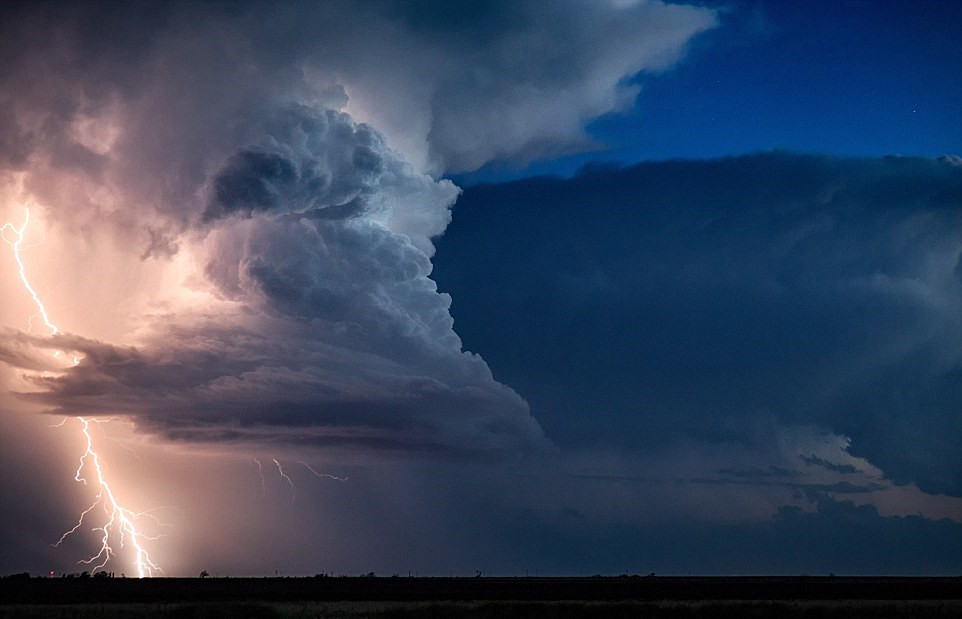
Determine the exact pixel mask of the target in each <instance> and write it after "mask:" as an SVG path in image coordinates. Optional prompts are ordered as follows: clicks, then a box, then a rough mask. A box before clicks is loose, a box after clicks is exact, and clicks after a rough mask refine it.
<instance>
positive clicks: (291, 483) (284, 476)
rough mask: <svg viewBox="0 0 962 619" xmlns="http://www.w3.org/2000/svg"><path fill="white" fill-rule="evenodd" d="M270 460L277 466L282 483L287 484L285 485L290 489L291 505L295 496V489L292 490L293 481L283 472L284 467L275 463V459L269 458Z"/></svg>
mask: <svg viewBox="0 0 962 619" xmlns="http://www.w3.org/2000/svg"><path fill="white" fill-rule="evenodd" d="M271 460H273V461H274V464H275V465H276V466H277V472H278V473H280V475H281V477H283V478H284V481H286V482H287V485H288V486H290V487H291V503H293V502H294V498H295V497H296V496H297V495H296V489H295V488H294V480H293V479H291V478H290V477H288V476H287V473H285V472H284V467H283V466H281V463H280V462H278V461H277V458H271Z"/></svg>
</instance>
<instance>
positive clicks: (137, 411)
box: [4, 107, 545, 452]
mask: <svg viewBox="0 0 962 619" xmlns="http://www.w3.org/2000/svg"><path fill="white" fill-rule="evenodd" d="M203 187H204V190H203V191H202V192H201V193H200V194H199V195H200V196H202V199H203V208H202V210H201V211H200V212H199V213H198V215H197V216H196V217H195V221H196V222H197V223H196V224H195V227H194V228H192V229H191V230H190V231H189V232H188V233H185V234H184V235H182V237H181V239H180V241H179V242H180V244H181V245H182V250H181V251H183V252H189V253H190V254H191V256H192V261H193V263H194V264H195V266H196V269H197V272H198V275H197V277H198V280H199V281H198V283H196V284H195V285H197V286H199V287H200V288H202V289H203V290H204V291H206V293H207V294H208V295H209V301H208V302H207V303H205V304H201V305H195V306H194V307H193V308H191V309H188V310H182V311H179V312H177V313H176V314H173V313H167V314H163V315H157V316H154V317H153V318H152V319H150V320H149V321H147V322H146V324H145V328H144V333H142V334H141V336H140V337H139V339H138V341H137V342H136V345H135V347H118V346H113V345H109V344H106V343H100V342H95V341H92V340H86V339H83V338H74V337H64V338H55V340H54V341H53V343H52V344H46V345H45V344H42V342H40V341H36V342H35V344H37V345H39V346H42V347H46V348H48V349H50V350H51V351H54V350H69V351H71V352H72V353H73V354H75V355H76V356H77V357H78V359H79V361H78V364H77V365H76V366H74V367H70V368H66V369H61V372H59V373H54V374H45V375H42V376H33V377H31V378H29V382H31V383H32V385H33V387H34V388H36V389H37V391H35V392H34V393H31V394H30V395H28V396H25V397H29V398H31V399H33V400H35V401H38V402H41V403H43V404H45V405H46V406H47V407H49V408H50V410H52V411H56V412H58V413H64V414H75V415H104V414H121V415H128V416H130V417H132V418H134V419H136V420H137V422H138V425H139V426H140V427H142V428H145V429H148V430H150V431H153V432H159V433H162V434H164V435H167V436H170V437H174V438H179V439H192V440H203V441H212V440H217V441H221V440H241V439H247V440H258V441H262V442H273V441H288V442H298V443H306V444H316V445H354V446H366V447H372V448H376V449H380V450H384V449H390V450H404V451H419V452H448V451H457V452H475V451H488V450H492V449H506V448H510V449H519V448H531V447H539V446H544V444H545V442H544V439H543V437H542V435H541V430H540V428H539V427H538V425H537V423H536V422H535V421H534V420H533V418H532V417H531V416H530V414H529V412H528V408H527V405H526V403H525V402H524V401H523V400H522V399H521V398H520V397H519V396H518V395H517V394H516V393H514V392H513V391H511V390H510V389H509V388H507V387H504V386H502V385H500V384H498V383H497V382H495V381H494V380H493V378H492V376H491V373H490V371H489V370H488V367H487V365H486V364H485V363H484V361H482V360H481V359H480V358H479V357H477V356H475V355H472V354H470V353H466V352H462V350H461V341H460V339H459V338H458V336H457V335H456V334H455V333H454V331H453V321H452V319H451V316H450V314H449V312H448V307H449V305H450V298H449V297H448V296H447V295H444V294H439V293H438V291H437V287H436V285H435V284H434V282H433V281H432V280H430V279H429V277H428V276H429V274H430V272H431V263H430V260H429V255H430V253H432V252H433V246H432V245H431V242H430V237H431V236H434V235H436V234H437V233H439V232H440V231H441V230H443V228H444V226H445V225H446V223H447V219H448V217H449V215H448V207H449V206H450V204H451V203H452V202H453V201H454V198H455V197H456V196H457V193H458V190H457V188H455V187H454V186H453V185H452V184H451V183H450V182H447V181H443V182H437V181H434V180H432V179H430V177H427V176H425V175H423V174H418V173H416V172H414V171H413V169H412V168H411V166H410V165H408V164H406V163H404V162H403V161H402V160H401V159H400V158H399V156H398V155H397V154H396V153H393V152H392V151H390V150H389V149H388V148H387V146H386V144H385V141H384V138H383V137H382V136H380V135H379V134H378V133H377V132H376V131H374V130H373V129H372V128H371V127H369V126H365V125H356V124H355V123H354V122H353V121H352V120H351V118H350V117H349V116H348V115H347V114H345V113H343V112H338V111H334V110H319V111H318V110H310V109H307V108H304V107H295V108H290V109H283V110H281V111H279V112H278V113H277V114H272V115H270V116H268V117H267V120H266V122H265V124H264V131H263V138H262V139H261V140H260V141H258V142H256V143H253V144H251V145H243V146H241V147H239V148H238V150H237V151H236V152H235V153H234V154H232V155H230V156H228V157H227V158H226V159H225V160H224V162H223V164H222V166H221V167H220V168H219V169H216V170H214V171H213V172H212V173H211V174H210V176H209V178H208V180H207V182H206V183H205V184H204V186H203ZM392 227H395V228H397V229H399V230H408V231H409V232H410V234H404V233H402V232H400V231H395V230H392V229H391V228H392ZM215 307H216V308H217V309H216V312H217V315H216V317H214V316H211V315H210V313H211V311H213V308H215ZM28 339H29V338H28ZM24 341H25V340H24V337H23V336H20V337H15V338H11V340H10V345H7V346H5V347H4V358H5V359H6V360H7V361H8V363H13V364H16V365H18V366H20V367H22V368H25V369H36V363H37V356H36V355H24V354H20V353H19V352H18V351H22V350H23V348H24V347H23V346H20V344H23V342H24ZM14 344H17V345H16V346H15V345H14ZM51 362H53V358H51Z"/></svg>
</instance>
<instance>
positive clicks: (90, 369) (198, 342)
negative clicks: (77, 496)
mask: <svg viewBox="0 0 962 619" xmlns="http://www.w3.org/2000/svg"><path fill="white" fill-rule="evenodd" d="M544 8H545V7H544V5H543V4H542V3H540V2H507V3H505V2H485V3H477V4H473V5H471V7H458V6H457V5H450V6H449V5H434V4H433V3H427V4H424V3H414V4H409V3H397V2H391V1H384V2H361V3H356V2H337V1H335V2H324V3H314V2H283V3H279V4H278V3H268V2H246V3H238V4H231V5H210V4H198V3H191V2H171V3H166V2H164V3H154V2H146V3H135V4H129V5H128V4H123V5H117V4H115V3H98V2H90V3H76V4H70V5H60V4H57V3H50V4H45V3H17V4H13V5H7V6H6V7H5V8H4V19H3V20H2V22H3V23H2V25H0V136H2V137H0V164H2V166H3V170H4V175H3V179H4V180H3V184H2V186H0V189H2V195H3V197H4V198H5V199H6V201H7V207H6V210H5V213H4V214H5V215H9V216H11V217H14V216H16V217H18V218H19V217H20V214H19V212H18V207H16V206H13V205H14V204H15V202H17V201H19V202H23V203H25V204H27V203H29V204H34V205H39V208H41V209H42V211H43V214H44V217H43V220H44V221H46V222H47V224H48V225H49V226H50V230H49V232H50V234H49V235H48V237H47V238H46V239H45V240H46V242H45V244H44V245H43V248H42V250H36V249H35V250H33V256H36V255H37V254H38V252H39V253H43V254H44V255H45V256H46V257H47V258H48V264H49V257H50V256H53V255H56V252H57V251H58V249H60V250H62V252H63V254H62V256H63V258H64V259H70V260H74V259H75V257H76V256H77V255H78V252H77V251H76V249H77V246H76V244H77V243H86V244H85V245H83V251H84V252H85V253H86V254H87V255H89V256H90V257H89V258H88V259H89V260H90V263H91V264H95V261H94V257H95V256H96V255H97V252H99V251H107V250H106V247H108V246H109V247H110V248H112V249H111V250H110V251H114V252H115V254H114V258H112V259H111V260H110V261H111V262H112V263H116V262H118V261H120V262H128V261H129V263H130V264H131V265H132V266H131V268H132V269H141V271H142V272H143V273H145V274H146V273H148V271H149V273H151V275H150V277H152V278H156V285H155V287H156V288H157V290H159V292H158V293H157V294H155V295H153V296H152V297H151V298H153V299H154V301H156V298H159V297H163V298H164V299H166V301H164V302H163V303H160V305H155V304H154V301H146V300H144V299H146V298H147V297H148V296H151V295H144V296H143V298H141V297H137V296H136V295H133V294H132V293H131V295H130V297H129V298H126V299H124V301H123V302H122V303H117V304H114V305H112V306H111V308H112V309H113V308H116V309H117V311H118V312H120V311H123V312H124V313H125V314H126V318H125V319H124V320H119V319H118V320H117V322H118V324H120V323H124V324H130V323H131V322H133V323H136V325H137V327H138V330H137V333H136V334H134V333H113V334H112V338H105V337H98V338H90V337H87V338H85V337H80V336H73V335H61V336H59V337H57V338H54V339H52V340H49V341H47V340H43V339H37V338H38V337H39V336H35V335H31V336H26V335H23V334H21V335H17V336H10V337H5V338H4V343H3V345H2V351H0V352H2V355H3V359H4V360H5V361H6V362H7V364H8V365H13V366H16V367H19V368H21V369H23V370H25V371H28V374H29V376H28V377H27V378H26V380H27V382H28V383H29V388H25V391H28V392H29V393H25V395H24V397H26V398H31V399H33V400H35V401H39V402H41V403H43V404H44V405H45V406H46V407H47V408H48V409H49V410H55V411H58V412H64V413H68V414H123V415H129V416H131V417H132V418H133V419H135V420H136V421H137V423H138V424H139V425H140V426H141V427H143V428H148V429H150V430H151V431H155V432H159V433H162V434H165V435H167V436H172V437H179V438H186V439H195V440H224V439H231V438H236V439H244V438H250V439H257V440H264V441H273V440H286V441H306V442H311V443H317V444H345V443H347V444H363V445H367V446H371V447H374V448H394V449H400V450H421V451H439V450H440V451H445V450H468V451H472V450H482V451H484V450H490V449H502V448H512V449H513V448H517V447H519V446H532V445H541V446H544V445H545V444H546V442H545V439H544V437H543V435H542V433H541V429H540V428H539V426H538V424H537V423H536V422H535V421H534V420H533V418H532V417H531V415H530V413H529V411H528V407H527V404H526V403H525V402H524V401H523V400H522V399H521V398H520V397H519V396H518V395H517V394H516V393H515V392H514V391H512V390H511V389H510V388H508V387H505V386H504V385H501V384H500V383H498V382H497V381H495V380H494V379H493V377H492V375H491V372H490V370H489V369H488V367H487V365H486V364H485V363H484V361H483V360H482V359H481V358H480V357H478V356H476V355H473V354H471V353H468V352H464V351H462V347H461V340H460V339H459V338H458V336H457V335H456V333H455V331H454V329H453V321H452V319H451V316H450V313H449V305H450V298H449V297H448V296H447V295H445V294H441V293H439V292H438V290H437V287H436V286H435V284H434V282H433V281H432V280H431V279H430V274H431V269H432V265H431V256H432V255H433V253H434V245H433V241H432V239H434V238H435V237H437V236H438V235H440V234H441V233H442V232H443V231H444V230H445V227H446V226H447V224H448V222H449V221H450V212H449V209H450V207H451V205H452V204H453V203H454V201H455V199H456V198H457V195H458V189H457V188H456V187H455V186H454V185H453V184H451V183H450V182H448V181H438V180H436V178H435V177H433V176H431V175H430V174H437V173H438V172H440V171H442V170H446V169H470V168H475V167H478V166H479V165H481V164H483V163H484V162H485V161H488V160H490V159H492V158H495V157H504V158H518V159H526V158H531V157H536V156H539V155H542V154H545V153H550V152H562V151H565V150H570V149H572V148H584V147H585V146H586V145H587V144H588V142H589V140H588V139H587V138H586V136H585V134H584V133H583V126H584V123H585V122H586V121H587V120H588V119H590V118H592V117H594V116H597V115H599V114H603V113H606V112H609V111H616V110H618V109H620V108H621V107H623V106H625V105H627V104H629V103H630V102H631V101H632V99H633V97H634V95H635V94H636V93H637V86H636V85H630V84H629V83H628V81H626V80H628V79H629V78H631V77H632V76H633V75H635V74H637V73H638V72H640V71H644V70H650V71H655V70H660V69H664V68H666V67H668V66H670V65H671V64H672V63H674V62H675V61H676V60H677V59H678V58H680V56H681V55H682V54H683V53H684V50H685V47H686V44H687V43H688V41H689V40H690V39H691V37H693V36H694V35H695V34H697V33H698V32H701V31H703V30H705V29H708V28H711V27H712V26H713V25H714V24H715V12H714V11H712V10H707V9H702V8H694V7H684V6H679V5H668V4H663V3H660V2H643V3H623V2H622V3H605V2H598V3H587V4H582V3H577V2H571V3H557V4H555V5H553V6H552V9H551V11H545V10H544ZM559 41H564V42H565V43H564V44H563V45H558V42H559ZM360 121H365V122H360ZM67 238H70V239H73V240H71V241H70V242H71V243H74V244H75V245H72V246H71V251H69V252H68V251H67V250H66V249H65V247H66V245H63V247H59V246H58V240H57V239H67ZM78 238H79V239H85V240H84V241H78V240H76V239H78ZM63 243H67V241H63ZM102 262H103V260H102V261H101V263H102ZM138 264H141V265H146V264H153V265H159V266H154V267H151V268H152V269H153V270H149V269H147V267H145V266H137V265H138ZM141 271H137V272H141ZM158 272H160V273H161V275H158ZM144 277H147V275H144ZM144 277H142V278H140V283H139V284H138V285H139V286H140V287H143V288H145V289H146V288H149V287H151V285H152V284H151V282H152V281H153V280H151V279H149V278H148V279H146V280H144ZM135 279H136V277H135ZM121 285H122V284H120V283H112V282H111V281H110V278H109V277H100V278H97V280H96V282H95V283H93V284H91V282H89V281H87V282H85V287H76V288H72V287H70V286H60V287H59V288H58V293H57V294H59V295H60V299H59V301H58V300H57V299H56V298H53V299H52V300H51V301H50V302H51V303H52V304H54V303H56V304H58V306H59V307H67V308H72V311H83V309H82V308H83V307H84V301H83V299H84V298H91V297H100V296H104V295H108V296H110V297H111V298H124V292H123V291H122V290H118V289H116V288H118V287H119V286H121ZM91 286H93V287H91ZM182 293H183V294H182ZM191 295H193V296H191ZM188 296H189V297H190V298H191V299H192V301H190V302H186V301H185V302H183V303H180V302H179V301H178V303H173V304H170V303H168V302H167V301H169V300H170V299H175V300H177V299H180V300H182V299H181V297H188ZM138 299H139V300H138ZM121 307H122V308H123V309H122V310H121V309H120V308H121ZM77 308H80V309H79V310H78V309H77ZM26 309H27V308H26V307H25V310H26ZM30 311H32V310H30ZM61 315H62V314H61ZM131 315H135V316H136V319H134V320H130V316H131ZM118 318H119V317H118ZM51 342H56V344H55V345H56V346H58V347H60V348H58V350H59V349H64V350H66V349H69V350H72V351H73V352H75V353H76V354H77V356H78V359H79V363H78V365H76V366H75V367H70V368H63V367H60V368H59V369H57V371H56V372H54V373H52V374H47V375H42V374H41V375H38V374H36V373H35V372H36V370H37V364H38V363H41V364H42V357H41V356H38V355H37V350H46V349H49V348H50V347H51V346H52V345H53V344H52V343H51ZM121 342H122V344H121ZM31 372H34V373H31Z"/></svg>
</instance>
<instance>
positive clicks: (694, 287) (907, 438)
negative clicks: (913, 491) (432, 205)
mask: <svg viewBox="0 0 962 619" xmlns="http://www.w3.org/2000/svg"><path fill="white" fill-rule="evenodd" d="M497 256H512V260H511V261H509V262H504V261H500V260H498V259H497V258H496V257H497ZM960 259H962V167H960V165H959V162H958V160H957V159H956V158H953V157H945V158H942V159H917V158H899V157H888V158H880V159H836V158H831V157H820V156H806V155H795V154H790V153H769V154H760V155H753V156H744V157H737V158H729V159H720V160H712V161H674V162H663V163H645V164H638V165H635V166H631V167H626V168H619V167H613V166H608V167H593V168H587V169H585V170H583V171H582V172H581V173H580V174H579V175H577V176H576V177H574V178H571V179H567V180H563V179H554V178H541V179H527V180H521V181H516V182H513V183H506V184H502V185H489V186H478V187H474V188H470V189H468V190H467V191H466V192H465V194H464V196H463V197H462V199H461V201H459V203H458V206H457V208H456V211H455V217H454V223H453V224H452V227H451V228H450V229H449V231H448V233H447V235H446V236H445V237H444V239H443V240H442V241H441V245H440V250H439V256H438V258H437V260H436V270H435V277H436V278H437V280H438V282H439V285H440V287H441V289H442V290H445V291H447V292H450V293H451V294H452V295H453V298H454V306H453V313H454V316H455V318H456V320H457V323H458V325H459V332H460V333H461V335H462V337H464V338H465V341H466V342H467V345H468V346H469V347H476V349H477V350H479V351H480V352H482V354H484V355H485V358H487V359H488V360H489V361H491V362H492V363H493V366H494V367H495V368H497V370H498V375H499V376H500V377H502V378H503V379H504V380H506V381H507V382H508V383H509V384H511V385H512V386H514V387H515V388H517V389H519V390H520V391H521V392H522V393H524V394H525V396H526V397H527V398H528V399H529V401H530V402H531V403H532V407H533V410H534V411H535V414H536V415H537V416H538V418H539V420H540V421H541V422H542V424H543V425H544V427H545V429H546V431H547V433H548V434H549V436H551V437H552V438H553V439H554V440H556V441H557V442H558V444H559V445H561V446H564V445H565V444H568V445H584V444H586V443H592V442H594V443H596V444H605V445H609V446H611V445H620V446H621V447H622V448H623V449H627V450H630V451H635V450H640V451H645V450H649V449H656V450H657V449H661V448H663V447H664V445H666V444H672V443H679V444H681V443H685V442H691V441H696V442H699V443H701V444H703V445H705V446H706V447H705V449H706V450H709V451H710V450H712V449H714V447H711V446H717V445H721V444H726V443H730V444H739V445H742V444H746V443H747V444H752V445H755V447H754V449H756V450H757V451H758V452H759V453H768V454H770V455H769V456H766V458H768V460H767V462H765V461H763V462H762V464H761V468H762V469H767V467H768V465H769V464H777V465H778V466H783V467H789V468H791V469H792V470H800V471H805V470H806V469H807V470H808V471H811V470H813V469H814V468H816V467H818V468H825V467H826V466H827V467H829V468H830V469H834V470H835V471H836V472H838V473H844V472H851V471H852V469H851V468H850V465H851V463H845V462H842V461H839V460H832V461H828V460H827V459H825V458H813V457H812V456H814V455H816V454H813V453H806V452H805V451H804V450H802V451H801V452H800V453H799V452H795V453H794V454H793V455H792V456H791V460H794V463H791V462H787V461H782V460H781V459H780V458H779V459H777V460H775V461H773V460H772V459H771V458H772V456H771V453H772V450H773V448H774V445H775V444H776V443H783V444H784V443H785V440H784V437H783V438H782V439H779V440H776V439H775V438H774V437H775V436H778V435H779V434H780V432H781V431H780V430H778V428H783V429H784V428H787V427H796V428H801V427H810V428H812V427H814V428H821V429H822V430H824V431H826V432H829V433H833V434H835V435H837V436H838V437H843V438H842V439H841V440H843V441H850V445H849V446H848V447H844V446H843V450H844V451H848V452H849V453H851V454H853V455H856V456H859V457H863V458H865V459H866V460H867V461H868V462H870V463H871V464H872V465H874V466H877V467H879V468H880V469H881V471H883V472H884V475H885V476H886V477H887V478H889V479H891V480H894V481H896V482H898V483H901V484H908V483H916V484H918V486H919V487H920V488H922V489H924V490H926V491H928V492H932V493H950V494H952V495H954V496H960V495H962V461H960V459H959V456H960V452H959V450H958V448H957V445H956V444H955V443H956V441H955V440H954V438H950V437H956V436H959V435H960V434H962V425H960V424H962V416H960V414H959V413H960V411H962V352H960V351H962V279H960V278H959V266H958V265H959V261H960ZM518 315H526V316H537V319H536V320H530V321H528V320H525V321H521V320H518V319H517V318H516V317H517V316H518ZM535 359H537V360H539V361H538V362H535ZM586 410H590V411H592V419H593V423H591V424H588V425H585V424H584V418H583V411H586ZM790 434H791V433H790ZM833 440H834V439H833ZM789 442H791V441H789ZM795 442H796V443H797V445H802V444H804V443H805V441H803V440H802V439H801V438H800V437H799V438H798V439H797V440H796V441H795ZM797 445H796V446H797ZM843 445H844V444H843ZM792 449H794V447H793V448H792ZM802 457H804V458H806V459H805V460H802V459H801V458H802Z"/></svg>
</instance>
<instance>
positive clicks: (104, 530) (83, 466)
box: [0, 208, 162, 578]
mask: <svg viewBox="0 0 962 619" xmlns="http://www.w3.org/2000/svg"><path fill="white" fill-rule="evenodd" d="M24 211H25V214H24V220H23V224H22V225H21V226H20V227H17V226H15V225H14V224H12V223H5V224H3V226H2V227H0V237H2V238H3V240H4V242H6V243H7V244H8V245H10V247H11V248H12V249H13V257H14V260H16V262H17V267H18V268H19V272H20V281H21V282H22V283H23V286H24V288H26V290H27V292H29V293H30V296H31V298H32V299H33V302H34V304H35V305H36V306H37V310H38V313H39V315H40V316H41V317H42V318H43V323H44V325H46V327H47V328H48V329H49V330H50V334H51V335H56V334H58V333H59V332H60V329H59V328H58V327H57V325H55V324H54V323H53V322H52V321H51V320H50V316H49V315H48V314H47V309H46V307H44V304H43V300H42V299H41V298H40V295H38V294H37V291H36V290H34V288H33V286H32V285H31V284H30V280H29V278H28V277H27V272H26V267H25V266H24V263H23V257H22V255H21V251H22V249H23V247H22V245H23V241H24V234H25V232H26V230H27V226H28V225H29V224H30V209H29V208H25V209H24ZM8 235H9V236H8ZM10 237H12V239H11V238H10ZM32 318H33V317H31V320H32ZM28 324H29V323H28ZM60 354H61V352H60V351H57V352H56V353H54V356H59V355H60ZM79 362H80V360H79V359H78V358H76V357H74V365H76V364H77V363H79ZM77 420H78V421H79V422H80V424H81V426H82V429H81V432H82V434H83V436H84V439H85V441H86V450H85V451H84V453H83V455H82V456H80V465H79V466H78V467H77V472H76V474H75V475H74V478H75V479H76V480H77V481H79V482H82V483H83V484H84V485H88V480H87V476H88V473H86V471H89V470H90V469H93V473H94V474H93V475H92V477H93V478H94V479H95V481H94V483H95V484H96V487H97V495H96V498H95V499H94V502H93V503H92V504H91V505H90V507H88V508H87V509H85V510H84V511H83V512H82V513H81V514H80V518H79V519H78V520H77V524H75V525H74V526H73V528H71V529H70V530H68V531H66V532H65V533H64V534H63V535H62V536H61V537H60V539H59V540H58V541H57V543H56V544H54V546H59V545H60V544H62V543H63V542H64V540H65V539H67V538H68V537H69V536H70V535H72V534H73V533H75V532H76V531H77V530H78V529H80V527H81V526H83V524H84V520H85V519H86V518H87V516H88V514H90V513H91V512H92V511H94V509H95V508H96V507H97V506H101V507H102V508H103V510H104V513H105V517H106V521H105V522H104V523H103V524H102V525H100V526H97V527H94V528H93V529H92V530H93V531H99V532H100V534H101V535H100V549H99V551H98V552H97V553H96V554H94V555H93V556H91V557H89V558H87V559H81V560H80V561H78V563H83V564H86V565H93V564H94V563H96V565H95V566H94V567H93V569H92V571H94V572H96V571H97V570H100V569H103V568H104V567H105V566H106V565H107V563H108V562H109V561H110V560H111V559H112V558H114V557H115V556H116V550H115V546H116V545H118V544H119V546H120V547H123V546H125V545H127V544H129V545H130V546H132V547H133V549H134V566H135V567H136V569H137V574H138V576H140V577H141V578H143V577H145V576H153V574H154V572H155V571H162V570H160V568H159V567H157V565H156V564H155V563H154V562H153V561H152V560H151V558H150V555H149V554H148V553H147V550H146V549H145V548H144V542H145V541H148V540H154V539H156V538H155V537H148V536H147V535H145V534H144V533H143V532H141V531H139V530H138V528H137V523H136V521H137V520H138V519H140V518H141V517H143V516H145V515H146V516H149V514H147V513H146V512H140V513H137V512H133V511H131V510H129V509H127V508H126V507H124V506H123V505H121V503H120V501H119V500H118V499H117V497H116V495H115V494H114V490H113V489H112V488H111V487H110V484H109V483H108V481H107V474H106V470H105V466H104V465H103V464H102V462H101V458H100V455H99V454H98V453H97V451H96V450H95V449H94V444H93V437H92V436H91V434H90V424H99V423H100V420H98V419H93V418H85V417H77ZM64 423H66V419H65V420H64V421H63V422H61V423H60V424H58V426H57V427H60V426H63V425H64ZM115 539H116V542H115V541H114V540H115Z"/></svg>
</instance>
